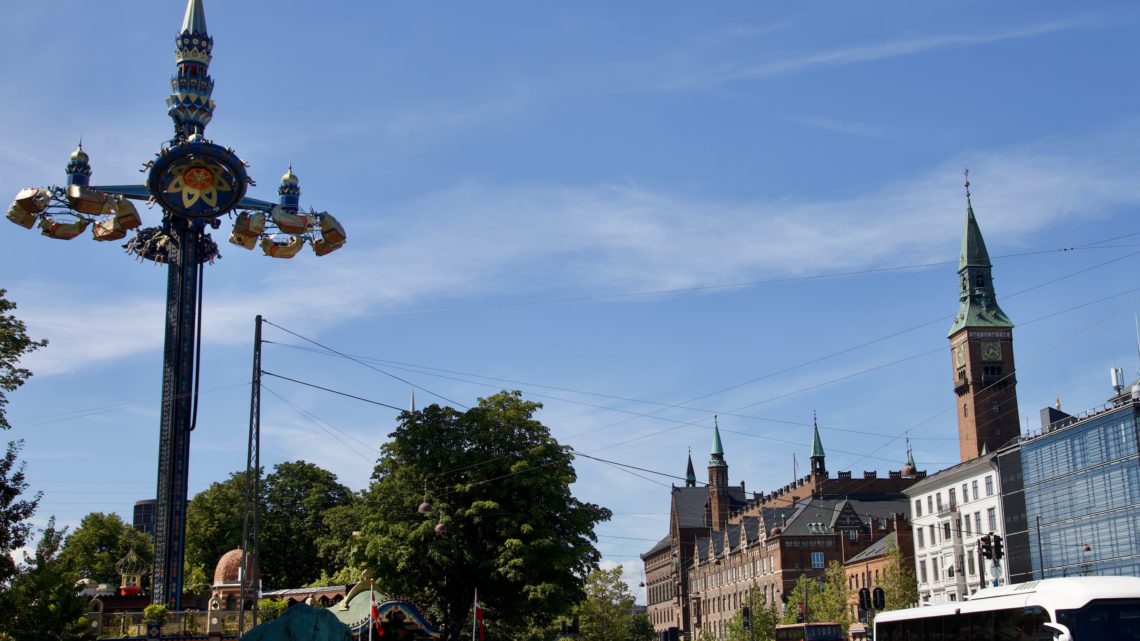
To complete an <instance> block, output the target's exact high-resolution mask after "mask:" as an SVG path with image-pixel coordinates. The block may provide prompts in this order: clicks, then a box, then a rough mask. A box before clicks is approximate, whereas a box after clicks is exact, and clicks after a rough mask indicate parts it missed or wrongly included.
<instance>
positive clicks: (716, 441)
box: [709, 418, 727, 467]
mask: <svg viewBox="0 0 1140 641" xmlns="http://www.w3.org/2000/svg"><path fill="white" fill-rule="evenodd" d="M725 465H727V463H725V462H724V446H723V445H721V443H720V426H719V425H717V423H716V419H715V418H714V419H713V442H712V452H709V467H723V466H725Z"/></svg>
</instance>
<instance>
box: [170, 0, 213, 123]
mask: <svg viewBox="0 0 1140 641" xmlns="http://www.w3.org/2000/svg"><path fill="white" fill-rule="evenodd" d="M213 50H214V39H213V38H211V37H210V36H209V34H207V33H206V11H205V9H204V8H203V7H202V0H187V3H186V17H184V18H183V19H182V31H181V32H180V33H179V34H178V37H177V38H175V39H174V60H175V61H176V62H177V63H178V72H177V73H176V74H175V76H174V77H173V78H171V80H170V86H171V88H172V89H173V90H174V91H173V93H171V94H170V97H169V98H167V99H166V105H167V107H169V109H168V110H167V113H168V114H169V115H170V118H171V119H172V120H173V121H174V137H175V139H176V140H187V139H189V138H191V137H192V136H201V135H202V133H203V132H204V131H205V130H206V125H207V124H209V123H210V119H212V118H213V117H214V101H213V99H211V98H210V96H211V94H213V92H214V80H213V78H210V75H209V73H207V68H208V67H209V66H210V59H211V57H212V52H213Z"/></svg>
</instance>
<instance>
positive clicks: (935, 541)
mask: <svg viewBox="0 0 1140 641" xmlns="http://www.w3.org/2000/svg"><path fill="white" fill-rule="evenodd" d="M930 544H931V545H938V538H937V537H936V535H935V533H934V525H933V524H931V525H930Z"/></svg>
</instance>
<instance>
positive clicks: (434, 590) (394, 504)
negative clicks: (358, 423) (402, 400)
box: [360, 391, 610, 641]
mask: <svg viewBox="0 0 1140 641" xmlns="http://www.w3.org/2000/svg"><path fill="white" fill-rule="evenodd" d="M540 407H541V405H539V404H538V403H532V402H529V401H524V400H522V397H521V394H520V393H519V392H517V391H516V392H505V391H504V392H500V393H498V394H495V395H494V396H491V397H489V398H485V399H480V401H479V404H478V405H477V406H476V407H473V408H471V409H469V410H467V411H465V412H459V411H456V410H454V409H452V408H449V407H440V406H438V405H430V406H428V407H425V408H424V409H423V410H421V411H417V412H405V413H403V414H402V415H401V416H400V422H399V424H398V425H397V426H396V430H395V431H394V432H393V433H392V434H391V435H390V436H391V440H390V441H388V442H387V443H386V444H385V445H384V446H383V448H382V453H381V458H380V460H379V462H378V463H377V465H376V468H375V470H374V472H373V483H372V484H371V486H370V487H369V488H368V489H367V490H366V491H365V492H364V493H363V497H362V501H363V504H364V508H363V509H362V510H361V512H360V513H361V517H362V523H361V527H360V529H361V530H362V536H361V542H362V543H363V552H362V556H363V563H364V564H366V565H367V566H368V567H372V568H374V569H375V570H376V573H377V577H378V583H379V585H381V586H383V588H384V589H385V590H386V591H390V592H394V593H398V594H405V595H407V596H409V597H410V598H411V599H412V600H413V601H415V602H417V603H419V604H421V605H422V606H424V607H425V609H426V610H427V614H428V616H429V617H430V618H432V619H433V620H435V621H436V622H438V623H439V624H441V626H442V628H443V629H444V639H445V641H455V640H457V639H459V638H461V637H462V636H463V631H464V630H465V629H466V630H470V617H471V612H472V599H473V597H474V594H475V590H476V588H478V591H479V600H480V601H481V603H482V605H483V610H484V613H485V617H486V625H487V629H488V632H489V634H490V635H491V636H493V637H495V638H503V639H506V638H522V637H523V636H524V635H525V634H526V633H527V631H528V630H533V629H541V628H544V627H545V626H546V625H547V624H548V623H549V622H551V621H552V620H553V619H554V617H557V616H559V615H561V614H566V613H568V612H569V611H570V610H571V608H572V607H573V606H575V605H577V604H579V603H580V602H581V601H582V599H583V598H584V596H585V593H584V591H583V586H584V582H585V578H586V576H588V575H589V572H590V570H591V569H592V568H594V567H596V566H597V563H598V561H599V559H600V555H599V553H598V551H597V550H596V549H595V548H594V545H593V543H594V541H596V536H595V534H594V526H595V524H597V523H598V522H599V521H604V520H607V519H609V517H610V511H609V510H607V509H605V508H602V507H599V506H597V505H593V504H589V503H583V502H581V501H579V500H577V499H576V498H574V496H573V495H572V494H571V493H570V484H571V483H573V482H574V480H575V478H576V475H575V472H574V467H573V465H572V463H571V461H572V457H571V455H570V451H569V448H567V447H565V446H562V445H559V444H558V442H557V441H555V440H554V438H553V437H551V435H550V430H549V429H548V428H547V427H546V426H544V425H543V424H542V423H540V422H538V421H536V420H534V418H533V415H534V413H535V411H536V410H538V409H539V408H540ZM425 489H426V491H427V493H428V495H429V498H430V500H432V501H433V502H434V510H433V511H432V512H431V513H430V514H421V513H418V512H417V506H418V505H419V504H420V502H421V501H423V500H424V493H425ZM437 524H438V525H439V526H442V527H440V528H439V529H442V530H443V531H442V532H439V531H437Z"/></svg>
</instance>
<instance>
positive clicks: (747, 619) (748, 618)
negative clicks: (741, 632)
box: [740, 605, 752, 631]
mask: <svg viewBox="0 0 1140 641" xmlns="http://www.w3.org/2000/svg"><path fill="white" fill-rule="evenodd" d="M740 619H741V623H743V624H744V629H745V631H748V630H751V629H752V608H750V607H748V606H747V605H746V606H744V607H743V608H741V609H740Z"/></svg>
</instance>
